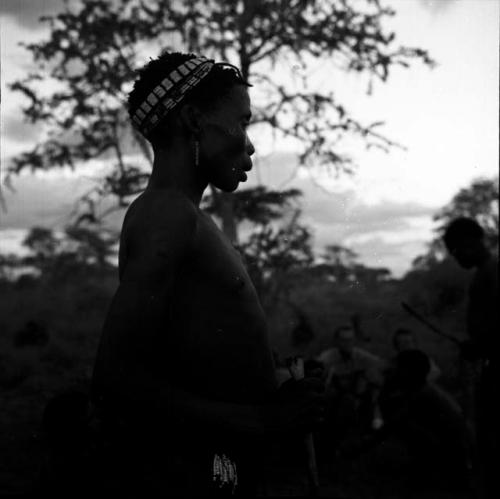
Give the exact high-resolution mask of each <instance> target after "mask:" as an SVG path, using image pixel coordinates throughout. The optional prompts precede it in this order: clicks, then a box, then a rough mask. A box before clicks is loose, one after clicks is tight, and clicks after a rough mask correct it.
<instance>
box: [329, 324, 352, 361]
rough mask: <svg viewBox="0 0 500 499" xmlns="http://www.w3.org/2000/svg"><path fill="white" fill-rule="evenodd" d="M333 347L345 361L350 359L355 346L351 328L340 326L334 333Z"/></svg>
mask: <svg viewBox="0 0 500 499" xmlns="http://www.w3.org/2000/svg"><path fill="white" fill-rule="evenodd" d="M334 341H335V346H336V347H337V349H338V351H339V352H340V355H342V357H344V358H345V359H349V358H351V357H352V353H353V351H354V346H355V344H356V334H355V332H354V329H353V328H352V326H340V327H338V328H337V329H336V330H335V332H334Z"/></svg>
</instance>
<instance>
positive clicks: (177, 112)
mask: <svg viewBox="0 0 500 499" xmlns="http://www.w3.org/2000/svg"><path fill="white" fill-rule="evenodd" d="M195 66H196V67H195ZM248 86H249V85H248V83H247V82H246V81H245V80H244V79H243V77H242V75H241V73H240V72H239V70H238V69H237V68H236V67H234V66H231V65H229V64H226V63H214V62H213V61H210V60H208V59H204V58H199V57H197V56H195V55H194V54H182V53H168V52H167V53H164V54H162V55H161V56H160V57H158V58H157V59H155V60H151V61H150V62H149V63H148V64H147V65H146V66H145V67H144V68H143V69H142V70H141V71H140V72H139V76H138V79H137V81H136V82H135V85H134V88H133V90H132V92H131V93H130V96H129V113H130V116H131V118H132V121H133V122H134V124H135V125H136V127H137V128H138V129H139V131H140V132H141V133H142V134H143V135H144V136H145V137H146V138H147V139H148V140H149V141H150V142H151V144H152V146H153V149H154V150H155V151H159V150H161V149H168V148H169V147H170V146H171V144H172V143H173V141H174V140H175V141H177V142H179V139H181V142H183V143H185V144H186V147H189V148H190V149H191V150H192V151H193V159H194V160H195V161H196V160H197V162H198V163H199V168H200V173H202V174H203V175H204V176H205V177H206V180H207V182H210V183H213V184H214V185H215V186H216V187H219V188H221V189H222V190H225V191H232V190H234V189H236V187H237V186H238V183H239V182H240V181H244V180H246V173H245V172H246V171H248V170H250V168H251V166H252V162H251V159H250V156H251V155H252V154H253V153H254V148H253V145H252V143H251V142H250V140H249V139H248V136H247V133H246V128H247V126H248V124H249V120H250V117H251V109H250V98H249V96H248V91H247V87H248ZM151 102H153V105H150V104H151ZM144 103H147V104H146V105H144ZM144 111H146V112H144ZM195 156H197V158H195Z"/></svg>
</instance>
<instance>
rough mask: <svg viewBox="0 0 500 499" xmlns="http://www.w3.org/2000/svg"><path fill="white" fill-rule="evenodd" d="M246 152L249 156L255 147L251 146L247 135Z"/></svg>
mask: <svg viewBox="0 0 500 499" xmlns="http://www.w3.org/2000/svg"><path fill="white" fill-rule="evenodd" d="M245 145H246V151H247V154H248V155H249V156H251V155H252V154H253V153H254V152H255V147H254V146H253V144H252V141H251V140H250V138H249V137H248V134H247V135H246V143H245Z"/></svg>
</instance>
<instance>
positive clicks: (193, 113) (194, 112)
mask: <svg viewBox="0 0 500 499" xmlns="http://www.w3.org/2000/svg"><path fill="white" fill-rule="evenodd" d="M179 116H180V120H181V123H182V125H183V127H184V128H185V129H186V130H187V131H188V132H189V135H193V136H195V137H199V136H200V135H201V121H202V114H201V112H200V110H199V109H198V108H197V107H196V106H193V105H192V104H185V105H184V106H182V108H181V110H180V112H179Z"/></svg>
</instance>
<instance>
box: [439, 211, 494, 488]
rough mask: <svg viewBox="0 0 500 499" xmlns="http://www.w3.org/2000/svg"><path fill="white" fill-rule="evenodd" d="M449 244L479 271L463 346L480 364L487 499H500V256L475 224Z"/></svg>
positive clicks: (464, 224) (466, 223) (461, 226)
mask: <svg viewBox="0 0 500 499" xmlns="http://www.w3.org/2000/svg"><path fill="white" fill-rule="evenodd" d="M443 239H444V242H445V245H446V248H447V249H448V251H449V253H450V254H451V255H452V256H453V258H455V260H456V261H457V262H458V264H459V265H460V266H461V267H463V268H465V269H475V271H474V276H473V278H472V281H471V283H470V286H469V297H468V298H469V301H468V307H467V333H468V336H469V339H468V341H466V342H464V343H463V345H462V356H463V357H464V358H465V359H469V360H474V359H477V360H478V361H479V362H480V364H481V374H480V379H479V389H478V393H477V396H476V409H475V417H476V436H477V441H478V447H479V453H480V455H481V457H482V461H483V466H484V473H485V495H486V497H498V494H499V493H500V487H499V485H498V477H496V476H495V475H496V473H497V467H496V463H497V461H498V455H499V454H498V453H499V435H498V426H499V424H500V423H499V421H500V412H499V410H498V405H499V404H498V400H499V398H500V397H499V395H500V388H499V387H500V385H499V384H498V379H499V374H500V373H499V367H498V366H499V335H500V332H499V312H498V256H496V255H495V256H493V255H492V254H491V252H490V251H489V250H488V248H487V247H486V244H485V242H484V231H483V229H482V227H481V226H480V225H479V224H478V223H477V222H476V221H475V220H472V219H470V218H464V217H462V218H457V219H455V220H453V221H452V222H451V223H450V224H449V225H448V227H447V228H446V231H445V234H444V238H443Z"/></svg>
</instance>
